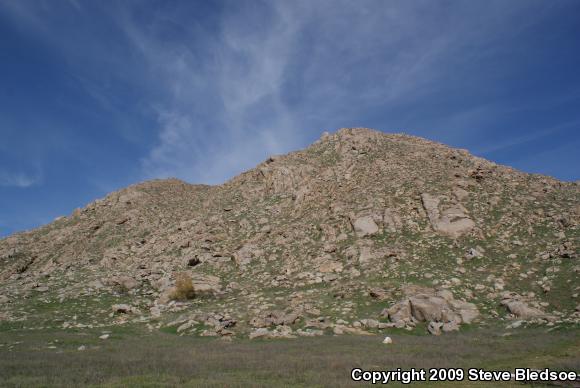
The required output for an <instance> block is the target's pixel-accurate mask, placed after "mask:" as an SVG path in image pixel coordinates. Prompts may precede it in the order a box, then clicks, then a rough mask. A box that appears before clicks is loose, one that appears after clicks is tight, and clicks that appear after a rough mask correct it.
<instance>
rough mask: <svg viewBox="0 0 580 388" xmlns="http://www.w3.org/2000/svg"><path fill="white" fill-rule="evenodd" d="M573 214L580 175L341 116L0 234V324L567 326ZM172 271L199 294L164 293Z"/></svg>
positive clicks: (573, 283) (307, 329)
mask: <svg viewBox="0 0 580 388" xmlns="http://www.w3.org/2000/svg"><path fill="white" fill-rule="evenodd" d="M579 220H580V186H579V185H578V184H577V183H565V182H560V181H557V180H555V179H552V178H549V177H545V176H539V175H532V174H526V173H522V172H519V171H516V170H514V169H511V168H508V167H504V166H500V165H497V164H494V163H492V162H489V161H486V160H484V159H481V158H478V157H475V156H473V155H470V154H469V153H468V152H467V151H465V150H459V149H453V148H450V147H447V146H444V145H442V144H438V143H434V142H431V141H427V140H424V139H421V138H417V137H411V136H407V135H400V134H384V133H381V132H377V131H373V130H369V129H363V128H348V129H341V130H339V131H338V132H336V133H334V134H324V135H323V136H322V138H321V139H320V140H319V141H317V142H316V143H314V144H313V145H312V146H310V147H308V148H307V149H305V150H301V151H297V152H293V153H290V154H288V155H284V156H275V157H274V156H273V157H271V158H269V159H268V160H266V161H265V162H263V163H261V164H260V165H258V166H257V167H256V168H254V169H252V170H250V171H248V172H245V173H243V174H241V175H239V176H237V177H235V178H233V179H232V180H230V181H228V182H226V183H225V184H223V185H219V186H205V185H190V184H187V183H185V182H182V181H179V180H175V179H168V180H156V181H149V182H144V183H141V184H137V185H134V186H130V187H128V188H126V189H123V190H120V191H118V192H115V193H112V194H110V195H108V196H107V197H105V198H103V199H101V200H97V201H95V202H93V203H91V204H89V205H88V206H86V207H85V208H83V209H77V210H75V211H74V212H73V213H72V214H71V215H70V216H68V217H62V218H60V219H58V220H56V221H54V222H53V223H51V224H49V225H46V226H44V227H41V228H39V229H36V230H33V231H29V232H24V233H19V234H16V235H13V236H10V237H8V238H5V239H3V240H0V324H1V323H2V322H4V324H6V325H11V326H14V325H16V326H19V327H28V328H34V327H42V326H54V327H64V328H70V327H86V326H89V327H98V326H103V327H104V326H107V325H112V324H125V323H129V322H136V323H140V324H146V325H149V327H150V328H152V329H153V328H162V327H165V326H169V327H174V328H176V330H177V331H179V332H180V333H184V334H187V333H191V334H201V335H221V336H235V335H241V334H244V335H245V334H247V333H252V334H251V336H252V337H256V336H270V337H279V336H283V337H287V336H292V335H317V334H321V333H322V332H324V331H325V330H326V331H333V332H334V333H336V334H342V333H355V334H356V333H359V334H363V333H366V332H369V331H370V332H372V331H376V330H384V329H390V328H392V327H397V328H407V329H408V330H413V328H414V327H418V328H419V329H417V330H424V329H426V330H428V331H429V332H431V333H433V334H439V333H440V332H441V331H442V330H443V331H448V330H457V329H458V328H459V326H460V325H462V324H466V323H477V322H479V323H482V324H487V323H489V322H493V321H497V320H498V319H500V320H504V319H506V320H510V319H514V318H517V319H518V320H525V321H529V322H536V323H547V324H549V325H568V324H572V325H575V324H576V325H577V324H578V322H579V321H580V313H579V312H578V307H577V306H578V304H579V303H580V302H579V300H578V293H579V292H580V281H579V274H578V273H579V272H580V263H579V262H578V250H577V249H578V248H577V247H578V241H579V240H578V239H579V235H580V232H579ZM180 273H186V274H188V276H190V277H191V278H192V279H193V286H194V288H195V291H196V297H195V298H193V299H191V300H185V301H175V300H172V299H174V298H173V297H174V296H175V292H174V291H175V290H174V289H173V287H174V285H175V279H176V277H177V276H178V274H180ZM518 324H519V323H518Z"/></svg>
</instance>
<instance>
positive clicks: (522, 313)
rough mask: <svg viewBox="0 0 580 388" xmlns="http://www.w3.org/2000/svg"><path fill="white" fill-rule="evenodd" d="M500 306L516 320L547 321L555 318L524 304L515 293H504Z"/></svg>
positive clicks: (520, 297)
mask: <svg viewBox="0 0 580 388" xmlns="http://www.w3.org/2000/svg"><path fill="white" fill-rule="evenodd" d="M501 305H502V306H505V307H506V309H507V310H508V311H509V312H510V313H511V314H513V315H514V316H515V317H516V318H518V319H524V320H534V319H546V320H549V321H552V320H554V319H555V317H553V316H551V315H549V314H546V313H545V312H543V311H542V310H540V309H538V308H535V307H531V306H529V305H528V303H526V301H525V298H523V297H522V296H520V295H518V294H516V293H510V292H505V293H504V294H503V299H502V301H501Z"/></svg>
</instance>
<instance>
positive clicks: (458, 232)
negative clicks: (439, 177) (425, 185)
mask: <svg viewBox="0 0 580 388" xmlns="http://www.w3.org/2000/svg"><path fill="white" fill-rule="evenodd" d="M421 200H422V202H423V207H424V208H425V211H426V212H427V215H428V216H429V221H430V222H431V226H432V227H433V229H434V230H435V231H437V232H439V233H441V234H443V235H446V236H449V237H452V238H457V237H460V236H462V235H464V234H466V233H469V232H470V231H471V230H472V229H473V228H474V227H475V222H473V220H472V219H471V218H469V216H467V214H466V213H467V210H466V209H465V208H464V207H463V206H462V205H461V204H460V203H456V204H453V205H451V206H449V207H447V208H445V209H444V210H443V211H440V210H439V202H440V199H439V197H437V196H432V195H431V194H427V193H424V194H421Z"/></svg>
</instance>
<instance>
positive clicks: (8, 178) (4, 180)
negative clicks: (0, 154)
mask: <svg viewBox="0 0 580 388" xmlns="http://www.w3.org/2000/svg"><path fill="white" fill-rule="evenodd" d="M41 181H42V178H41V176H40V174H37V175H28V174H25V173H22V172H15V173H11V172H7V171H0V186H4V187H19V188H27V187H31V186H35V185H38V184H40V183H41Z"/></svg>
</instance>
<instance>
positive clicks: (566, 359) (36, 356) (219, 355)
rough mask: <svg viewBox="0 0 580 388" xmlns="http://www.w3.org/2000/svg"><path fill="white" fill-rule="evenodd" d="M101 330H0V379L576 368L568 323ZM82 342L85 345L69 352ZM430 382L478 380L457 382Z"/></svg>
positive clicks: (296, 378) (265, 378) (85, 382)
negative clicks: (509, 330) (302, 331)
mask: <svg viewBox="0 0 580 388" xmlns="http://www.w3.org/2000/svg"><path fill="white" fill-rule="evenodd" d="M109 331H111V337H110V338H109V339H108V340H99V339H98V336H99V335H101V333H102V330H85V331H82V330H74V331H66V332H65V331H58V330H46V331H35V332H17V331H8V332H2V333H1V334H0V345H1V346H0V386H2V387H28V386H45V387H52V386H59V387H68V386H70V387H72V386H105V387H127V386H128V387H133V386H134V387H143V386H146V387H164V386H186V387H197V386H207V387H286V386H298V387H326V386H334V387H346V386H356V385H360V383H358V384H357V383H354V382H352V381H350V370H351V369H352V368H354V367H360V368H363V369H366V370H369V369H375V370H376V369H380V370H389V369H396V368H402V369H409V368H413V367H414V368H431V367H462V368H472V367H474V368H485V369H513V368H515V367H533V368H545V367H550V368H555V369H558V370H564V369H566V370H576V371H580V331H578V330H577V329H563V330H556V331H552V332H548V331H547V330H546V328H528V329H522V330H517V331H514V332H513V334H512V335H511V336H507V337H506V336H502V334H503V333H504V331H503V330H501V329H499V328H497V327H495V328H488V329H481V328H472V329H471V330H465V331H462V332H459V333H450V334H446V335H443V336H440V337H433V336H425V335H409V334H407V333H402V332H400V331H396V330H393V331H389V335H390V336H391V337H392V338H393V340H394V343H393V344H392V345H389V346H386V345H383V344H382V343H381V340H382V336H370V337H367V336H324V337H316V338H298V339H294V340H276V341H274V340H256V341H250V340H247V339H237V340H234V341H233V342H225V341H222V340H219V339H215V338H198V337H187V336H186V337H180V336H177V335H175V334H171V333H167V332H158V331H155V332H148V331H146V330H143V329H140V328H137V327H127V326H125V327H112V328H110V329H109ZM81 345H85V346H86V347H87V349H86V350H84V351H78V350H77V348H78V347H79V346H81ZM49 346H55V347H56V348H53V349H51V348H49ZM395 386H396V384H395ZM421 386H430V385H428V384H421ZM437 386H457V387H461V386H486V385H484V384H478V383H470V382H467V381H465V382H462V383H454V384H450V383H443V384H437ZM487 386H493V384H491V385H487ZM502 386H516V385H513V384H512V385H510V384H509V383H507V384H505V385H502Z"/></svg>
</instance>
